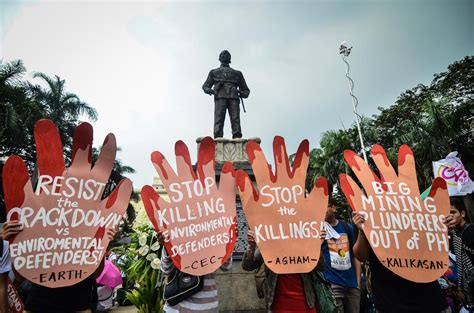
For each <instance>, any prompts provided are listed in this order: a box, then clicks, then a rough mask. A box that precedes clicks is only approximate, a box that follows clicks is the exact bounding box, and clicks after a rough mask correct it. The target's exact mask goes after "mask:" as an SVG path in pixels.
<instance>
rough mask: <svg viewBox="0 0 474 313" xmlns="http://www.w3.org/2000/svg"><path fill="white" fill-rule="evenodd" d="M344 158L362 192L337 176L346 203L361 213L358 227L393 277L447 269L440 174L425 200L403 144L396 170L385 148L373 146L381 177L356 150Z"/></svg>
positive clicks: (428, 276) (431, 276)
mask: <svg viewBox="0 0 474 313" xmlns="http://www.w3.org/2000/svg"><path fill="white" fill-rule="evenodd" d="M344 159H345V160H346V162H347V164H348V165H349V166H350V168H351V169H352V171H353V172H354V173H355V175H356V176H357V178H358V180H359V181H360V183H361V184H362V187H363V188H364V190H365V193H363V192H362V190H361V188H359V186H358V185H357V184H356V182H355V181H354V180H353V179H352V178H351V177H350V176H348V175H346V174H341V175H340V183H341V188H342V191H343V192H344V194H345V196H346V198H347V201H348V202H349V204H350V206H351V208H352V210H353V211H355V212H359V213H360V214H361V215H363V216H364V218H365V222H364V223H363V231H364V234H365V236H366V237H367V239H368V241H369V243H370V246H371V247H372V249H373V251H374V253H375V255H376V256H377V258H378V259H379V261H380V262H381V263H382V264H383V265H384V266H385V267H386V268H388V269H389V270H391V271H392V272H393V273H395V274H397V275H398V276H400V277H402V278H405V279H407V280H411V281H414V282H420V283H426V282H431V281H434V280H436V279H437V278H438V277H440V276H441V275H443V273H444V272H445V271H446V270H447V268H448V251H449V242H448V233H447V227H446V226H445V225H444V224H443V219H444V216H446V215H447V214H448V213H449V207H450V204H449V196H448V193H447V188H446V182H445V181H444V180H443V179H442V178H439V177H438V178H436V179H435V180H434V181H433V185H432V188H431V190H430V192H429V194H428V197H426V198H425V199H424V200H422V199H421V197H420V191H419V189H418V182H417V177H416V170H415V157H414V156H413V152H412V151H411V149H410V148H409V147H408V146H407V145H402V146H401V147H400V149H399V151H398V173H396V172H395V170H394V168H393V167H392V165H391V164H390V162H389V160H388V158H387V155H386V154H385V150H384V149H383V148H382V147H381V146H379V145H374V146H373V148H372V159H373V160H374V162H375V164H376V165H377V168H378V170H379V173H380V178H379V177H378V176H377V175H376V174H375V173H373V172H372V170H371V169H370V167H369V166H368V165H367V163H365V162H364V160H362V159H361V158H360V157H359V156H358V155H357V154H356V153H355V152H353V151H351V150H346V151H345V152H344Z"/></svg>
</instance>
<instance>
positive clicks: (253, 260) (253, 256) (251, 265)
mask: <svg viewBox="0 0 474 313" xmlns="http://www.w3.org/2000/svg"><path fill="white" fill-rule="evenodd" d="M247 243H248V246H247V251H245V253H244V258H243V259H242V268H243V269H244V270H245V271H253V270H255V269H257V268H258V267H259V266H260V265H262V263H263V258H262V255H261V254H259V253H256V252H257V251H256V250H257V244H256V242H255V236H254V234H253V232H252V231H250V230H249V231H248V232H247Z"/></svg>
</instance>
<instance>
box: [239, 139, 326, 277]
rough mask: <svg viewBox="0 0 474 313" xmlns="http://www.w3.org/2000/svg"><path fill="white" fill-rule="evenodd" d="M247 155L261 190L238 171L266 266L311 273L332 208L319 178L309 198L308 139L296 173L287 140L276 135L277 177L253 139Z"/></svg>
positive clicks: (279, 270)
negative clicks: (307, 190) (324, 223)
mask: <svg viewBox="0 0 474 313" xmlns="http://www.w3.org/2000/svg"><path fill="white" fill-rule="evenodd" d="M246 150H247V154H248V156H249V160H250V163H251V164H252V169H253V172H254V174H255V178H256V181H257V186H258V193H257V191H256V190H255V189H254V186H253V184H252V182H251V180H250V178H249V177H248V175H247V174H246V173H245V172H244V171H243V170H239V171H238V172H237V185H238V187H239V190H240V197H241V199H242V205H243V208H244V211H245V216H246V217H247V221H248V222H249V226H250V230H252V231H253V233H254V236H255V241H256V243H257V245H258V247H259V249H260V251H261V253H262V256H263V259H264V261H265V264H266V265H267V266H268V267H269V268H270V269H271V270H272V271H273V272H275V273H278V274H287V273H307V272H310V271H311V270H312V269H313V268H314V267H315V266H316V264H317V262H318V259H319V254H320V250H321V249H320V246H321V239H320V229H321V228H322V225H321V224H322V222H323V221H324V217H325V215H326V209H327V205H328V184H327V181H326V179H325V178H323V177H321V178H319V179H318V180H317V181H316V182H315V184H314V188H313V190H312V191H311V193H310V194H308V196H307V197H305V179H306V170H307V168H308V161H309V143H308V141H307V140H304V141H303V142H302V143H301V144H300V146H299V148H298V152H296V158H295V161H294V164H293V169H292V170H291V169H290V164H289V161H288V155H287V153H286V147H285V142H284V139H283V138H282V137H279V136H277V137H275V139H274V141H273V154H274V156H275V167H276V169H275V174H273V173H272V171H271V167H270V165H269V164H268V163H267V160H266V159H265V155H264V154H263V152H262V150H261V148H260V146H259V145H258V144H257V143H255V142H253V141H250V142H248V143H247V147H246Z"/></svg>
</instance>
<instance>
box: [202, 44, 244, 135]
mask: <svg viewBox="0 0 474 313" xmlns="http://www.w3.org/2000/svg"><path fill="white" fill-rule="evenodd" d="M219 61H220V62H221V66H220V67H219V68H216V69H213V70H211V71H210V72H209V75H208V76H207V79H206V81H205V82H204V85H202V90H204V92H205V93H207V94H208V95H214V104H215V107H214V138H221V137H223V135H224V121H225V113H226V110H229V115H230V123H231V126H232V138H242V129H241V127H240V99H239V98H247V97H248V96H249V94H250V90H249V88H248V87H247V84H246V83H245V79H244V75H242V73H241V72H240V71H237V70H234V69H233V68H231V67H230V66H229V64H230V53H229V51H227V50H224V51H222V52H221V53H220V54H219ZM212 86H214V88H212Z"/></svg>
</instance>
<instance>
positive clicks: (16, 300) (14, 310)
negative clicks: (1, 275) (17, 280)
mask: <svg viewBox="0 0 474 313" xmlns="http://www.w3.org/2000/svg"><path fill="white" fill-rule="evenodd" d="M7 297H8V307H9V309H10V311H9V312H10V313H22V312H23V309H24V306H23V302H21V299H20V295H19V294H18V291H17V290H16V288H15V285H13V282H12V281H11V280H10V278H9V277H7Z"/></svg>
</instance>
